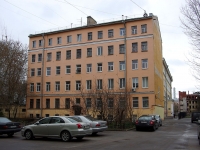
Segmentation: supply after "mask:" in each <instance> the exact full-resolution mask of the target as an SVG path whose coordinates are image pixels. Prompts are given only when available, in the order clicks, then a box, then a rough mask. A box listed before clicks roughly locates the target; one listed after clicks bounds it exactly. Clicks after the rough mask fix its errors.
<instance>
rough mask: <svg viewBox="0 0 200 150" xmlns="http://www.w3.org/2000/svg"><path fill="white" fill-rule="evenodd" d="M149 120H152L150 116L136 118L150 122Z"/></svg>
mask: <svg viewBox="0 0 200 150" xmlns="http://www.w3.org/2000/svg"><path fill="white" fill-rule="evenodd" d="M151 119H152V117H151V116H145V117H140V118H138V120H151Z"/></svg>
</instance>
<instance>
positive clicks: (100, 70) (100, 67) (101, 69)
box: [97, 63, 103, 72]
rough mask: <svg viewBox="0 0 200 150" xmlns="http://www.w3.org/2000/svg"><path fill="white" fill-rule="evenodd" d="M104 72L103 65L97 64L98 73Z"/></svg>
mask: <svg viewBox="0 0 200 150" xmlns="http://www.w3.org/2000/svg"><path fill="white" fill-rule="evenodd" d="M102 71H103V64H102V63H97V72H102Z"/></svg>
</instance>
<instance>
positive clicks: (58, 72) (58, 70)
mask: <svg viewBox="0 0 200 150" xmlns="http://www.w3.org/2000/svg"><path fill="white" fill-rule="evenodd" d="M59 74H60V66H56V75H59Z"/></svg>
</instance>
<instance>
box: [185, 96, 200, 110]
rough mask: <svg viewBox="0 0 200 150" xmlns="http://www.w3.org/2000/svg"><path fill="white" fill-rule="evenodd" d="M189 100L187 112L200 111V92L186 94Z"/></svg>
mask: <svg viewBox="0 0 200 150" xmlns="http://www.w3.org/2000/svg"><path fill="white" fill-rule="evenodd" d="M186 100H187V114H191V112H199V111H200V92H195V93H193V94H189V92H188V94H186Z"/></svg>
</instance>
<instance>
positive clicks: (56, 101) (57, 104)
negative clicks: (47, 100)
mask: <svg viewBox="0 0 200 150" xmlns="http://www.w3.org/2000/svg"><path fill="white" fill-rule="evenodd" d="M55 108H60V99H59V98H56V99H55Z"/></svg>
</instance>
